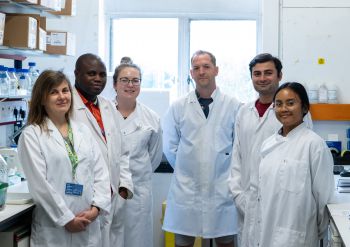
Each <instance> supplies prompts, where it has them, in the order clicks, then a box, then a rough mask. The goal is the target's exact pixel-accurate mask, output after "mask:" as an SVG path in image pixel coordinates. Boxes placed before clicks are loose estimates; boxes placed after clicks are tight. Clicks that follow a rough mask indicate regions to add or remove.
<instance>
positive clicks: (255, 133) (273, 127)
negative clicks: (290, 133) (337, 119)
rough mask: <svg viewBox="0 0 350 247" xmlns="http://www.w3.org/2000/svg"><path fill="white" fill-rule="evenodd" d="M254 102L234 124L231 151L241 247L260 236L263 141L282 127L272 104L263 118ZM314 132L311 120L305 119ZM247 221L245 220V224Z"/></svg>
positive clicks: (232, 176)
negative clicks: (260, 167) (257, 226)
mask: <svg viewBox="0 0 350 247" xmlns="http://www.w3.org/2000/svg"><path fill="white" fill-rule="evenodd" d="M255 102H256V101H252V102H249V103H247V104H245V105H243V106H242V107H241V108H240V110H239V112H238V115H237V118H236V123H235V141H234V145H233V151H232V160H231V167H232V170H231V174H230V178H229V186H230V190H231V192H232V194H233V198H234V200H235V203H236V206H237V208H238V210H239V212H240V226H241V228H242V229H241V234H240V243H241V246H242V247H248V246H251V247H252V246H254V241H255V239H256V236H258V234H259V233H258V232H256V231H257V228H256V225H255V219H256V218H257V216H258V215H257V214H258V207H257V198H258V183H259V164H260V149H261V145H262V143H263V141H264V140H265V139H267V138H268V137H270V136H271V135H272V134H274V133H275V132H277V131H278V130H279V129H280V128H281V127H282V124H281V123H280V122H279V121H278V120H277V118H276V114H275V111H274V108H273V105H272V104H271V105H270V107H269V108H268V109H267V110H266V111H265V113H264V115H263V116H262V117H259V113H258V110H257V109H256V107H255ZM304 120H305V122H306V124H307V126H308V127H309V128H312V120H311V116H310V114H309V113H308V114H307V115H306V116H305V118H304ZM243 217H244V220H243Z"/></svg>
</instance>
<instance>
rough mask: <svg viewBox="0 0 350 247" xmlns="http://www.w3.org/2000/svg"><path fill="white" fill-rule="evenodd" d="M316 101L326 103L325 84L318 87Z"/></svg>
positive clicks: (326, 90) (326, 91) (326, 92)
mask: <svg viewBox="0 0 350 247" xmlns="http://www.w3.org/2000/svg"><path fill="white" fill-rule="evenodd" d="M318 103H328V89H327V87H326V85H325V84H321V85H320V87H319V88H318Z"/></svg>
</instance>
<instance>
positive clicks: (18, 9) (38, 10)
mask: <svg viewBox="0 0 350 247" xmlns="http://www.w3.org/2000/svg"><path fill="white" fill-rule="evenodd" d="M0 8H1V12H3V13H6V14H16V13H18V14H36V15H40V16H43V17H47V18H61V16H59V15H55V14H52V13H50V12H48V11H52V10H51V9H48V8H43V7H41V6H37V5H31V4H21V3H16V2H14V1H11V0H0ZM28 56H52V54H46V53H44V52H43V51H41V50H32V49H20V48H12V47H7V46H0V58H3V59H12V60H14V67H15V68H21V67H22V61H23V60H25V59H26V58H27V57H28Z"/></svg>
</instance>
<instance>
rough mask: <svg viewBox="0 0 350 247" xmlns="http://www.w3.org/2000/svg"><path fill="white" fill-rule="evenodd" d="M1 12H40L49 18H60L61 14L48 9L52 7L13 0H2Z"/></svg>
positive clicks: (0, 2)
mask: <svg viewBox="0 0 350 247" xmlns="http://www.w3.org/2000/svg"><path fill="white" fill-rule="evenodd" d="M0 7H1V12H4V13H23V14H38V15H41V16H45V17H48V18H60V16H59V15H54V14H52V13H50V12H48V11H52V9H47V8H43V7H39V6H36V5H31V4H21V3H16V2H14V1H11V0H0Z"/></svg>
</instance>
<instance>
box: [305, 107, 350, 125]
mask: <svg viewBox="0 0 350 247" xmlns="http://www.w3.org/2000/svg"><path fill="white" fill-rule="evenodd" d="M310 112H311V116H312V120H314V121H315V120H316V121H350V104H311V107H310Z"/></svg>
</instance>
